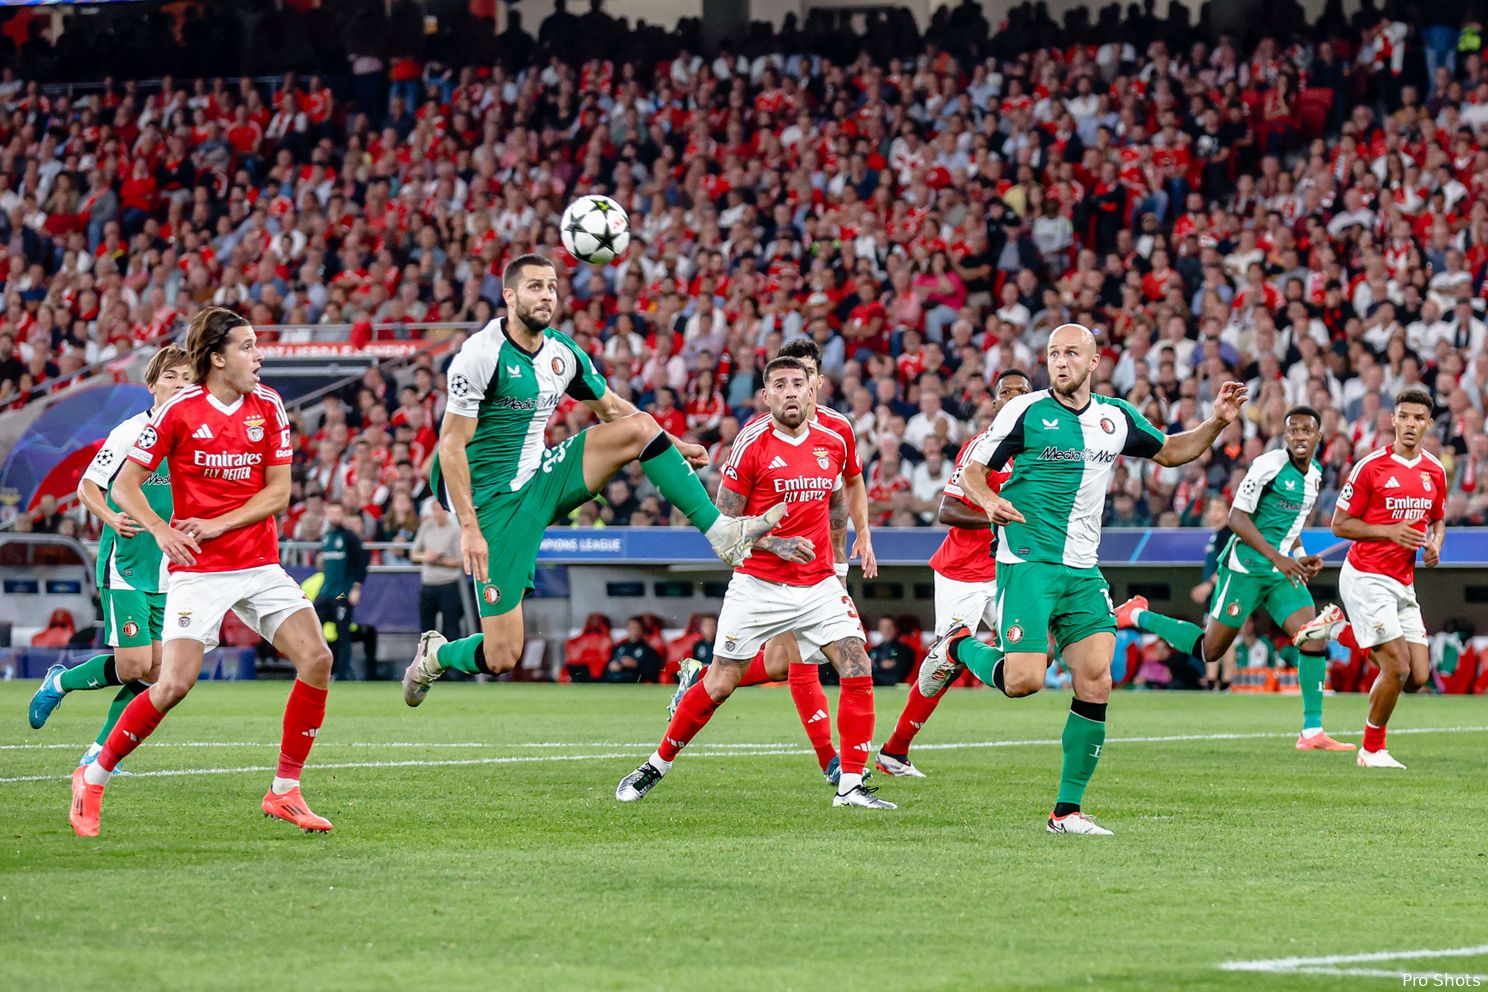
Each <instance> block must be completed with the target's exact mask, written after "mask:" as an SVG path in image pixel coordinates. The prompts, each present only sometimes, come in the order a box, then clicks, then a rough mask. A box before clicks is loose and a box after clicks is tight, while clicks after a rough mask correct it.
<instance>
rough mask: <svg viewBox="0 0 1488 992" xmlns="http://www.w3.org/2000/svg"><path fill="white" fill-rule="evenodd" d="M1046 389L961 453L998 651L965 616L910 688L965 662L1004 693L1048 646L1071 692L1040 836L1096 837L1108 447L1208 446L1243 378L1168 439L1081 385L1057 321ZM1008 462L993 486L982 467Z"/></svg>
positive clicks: (1087, 365) (944, 676)
mask: <svg viewBox="0 0 1488 992" xmlns="http://www.w3.org/2000/svg"><path fill="white" fill-rule="evenodd" d="M1047 358H1048V372H1049V380H1050V385H1051V388H1049V389H1043V390H1039V391H1038V392H1034V393H1026V394H1024V395H1023V396H1019V397H1017V398H1015V399H1013V400H1010V401H1009V402H1008V403H1007V404H1006V405H1005V406H1004V407H1003V408H1002V409H1001V410H1000V411H999V412H998V414H997V418H996V419H995V420H994V421H993V422H992V426H991V427H990V428H988V429H987V430H986V431H985V432H983V434H982V435H981V437H980V438H979V439H978V441H977V443H976V446H975V447H974V448H973V449H972V450H971V451H970V452H969V453H968V456H967V462H966V466H965V468H966V470H965V472H963V473H962V482H961V485H962V489H963V490H964V491H965V493H966V495H967V497H968V498H970V499H972V500H974V501H975V502H976V503H978V504H979V505H980V506H981V507H982V508H983V509H984V510H986V511H987V517H988V519H989V520H991V522H992V524H993V526H995V527H996V528H997V617H998V635H999V638H998V643H999V644H1000V648H994V647H990V646H988V645H985V644H982V643H980V642H979V641H977V640H976V638H974V637H972V636H971V630H970V629H969V628H967V627H966V626H964V625H962V626H958V627H954V628H952V629H951V630H950V631H948V632H946V633H945V634H944V635H943V636H942V637H941V638H940V639H939V640H938V641H936V642H935V643H934V644H933V645H932V646H931V648H930V652H929V654H928V655H927V657H926V658H925V663H924V665H923V666H921V668H920V676H919V684H920V692H921V693H922V694H923V695H925V696H936V695H939V693H940V692H941V691H942V690H943V689H944V688H945V687H946V684H947V683H948V682H949V681H950V680H951V679H952V678H953V677H955V675H956V673H957V672H958V671H959V670H960V666H961V665H965V666H966V667H967V668H968V669H970V670H971V672H972V674H974V675H975V676H976V677H977V678H979V679H981V680H982V681H983V682H985V683H987V684H988V685H992V686H995V687H996V688H998V689H1000V690H1001V691H1002V692H1003V693H1005V694H1006V695H1008V696H1027V695H1031V694H1032V693H1035V692H1037V691H1038V690H1039V689H1041V688H1042V687H1043V685H1044V670H1045V668H1046V667H1047V665H1048V646H1049V640H1050V637H1051V636H1052V638H1053V640H1054V645H1055V648H1056V649H1057V650H1058V652H1059V653H1060V654H1061V655H1062V657H1063V658H1064V662H1065V664H1066V665H1067V666H1068V667H1069V670H1070V675H1071V678H1072V681H1073V685H1074V692H1075V698H1074V699H1073V701H1072V702H1071V703H1070V714H1069V718H1068V720H1067V721H1066V723H1065V726H1064V735H1063V737H1062V743H1063V748H1064V763H1063V768H1062V771H1061V775H1060V783H1059V795H1058V798H1057V799H1056V801H1055V805H1054V811H1053V813H1052V814H1051V815H1050V816H1049V820H1048V823H1047V829H1048V830H1049V831H1050V832H1051V833H1075V834H1109V833H1110V831H1109V830H1106V829H1105V828H1103V827H1099V826H1097V825H1096V824H1095V821H1094V820H1092V819H1090V817H1088V816H1086V815H1085V814H1084V813H1083V812H1081V810H1080V803H1081V801H1082V799H1083V797H1084V794H1085V787H1086V786H1087V785H1088V784H1089V783H1090V778H1091V776H1092V775H1094V774H1095V766H1096V763H1097V762H1098V761H1099V760H1100V753H1101V748H1102V747H1104V745H1105V740H1106V704H1107V701H1108V700H1109V699H1110V696H1111V658H1112V656H1113V655H1114V653H1115V650H1116V622H1115V618H1114V617H1113V616H1112V612H1113V610H1112V606H1111V593H1110V588H1109V587H1108V586H1107V585H1106V580H1105V579H1104V578H1103V577H1102V576H1101V573H1100V568H1099V567H1097V566H1098V560H1099V549H1100V532H1101V511H1102V509H1103V508H1104V506H1105V501H1106V492H1107V490H1108V488H1109V487H1110V481H1111V474H1112V471H1113V469H1114V466H1115V462H1116V459H1117V458H1118V457H1119V456H1122V455H1126V456H1133V457H1139V458H1151V459H1152V460H1153V461H1155V462H1157V463H1158V464H1160V465H1166V466H1173V465H1183V464H1185V463H1187V462H1191V461H1193V460H1194V459H1195V458H1198V457H1199V456H1200V455H1202V454H1203V453H1204V452H1205V451H1207V450H1208V449H1209V447H1210V445H1212V444H1213V443H1214V442H1215V440H1216V439H1217V438H1218V437H1219V435H1220V432H1221V431H1223V430H1224V429H1225V427H1226V426H1228V425H1229V424H1230V423H1232V422H1233V421H1234V420H1235V418H1236V417H1238V416H1239V415H1240V408H1241V406H1243V405H1244V403H1245V385H1244V384H1243V383H1239V382H1227V383H1225V384H1224V385H1223V386H1221V387H1220V390H1219V394H1218V396H1216V397H1215V400H1214V415H1213V416H1212V417H1210V418H1209V419H1208V420H1206V421H1205V422H1204V423H1203V424H1202V425H1200V426H1199V427H1196V428H1194V429H1193V430H1191V431H1185V432H1184V433H1182V434H1175V435H1172V436H1171V437H1170V436H1168V435H1166V434H1164V433H1163V432H1162V431H1160V430H1158V429H1157V428H1156V427H1153V426H1152V424H1150V423H1148V421H1147V418H1145V417H1143V416H1142V414H1141V413H1140V412H1139V411H1138V410H1137V409H1136V407H1134V406H1132V405H1131V404H1130V403H1127V402H1126V401H1124V400H1118V399H1112V398H1110V397H1106V396H1098V395H1093V394H1092V393H1091V389H1090V376H1091V374H1092V373H1094V371H1095V368H1096V366H1097V365H1098V364H1099V363H1100V352H1099V350H1098V349H1097V348H1096V344H1095V336H1094V335H1093V334H1091V332H1090V329H1089V328H1087V327H1084V326H1082V325H1080V324H1062V325H1060V326H1059V327H1057V328H1055V329H1054V333H1053V334H1052V335H1051V336H1050V337H1049V345H1048V355H1047ZM1009 461H1011V462H1012V464H1013V470H1012V473H1013V474H1012V476H1011V477H1010V478H1009V479H1008V480H1007V482H1005V483H1003V486H1002V492H1001V495H998V494H995V493H993V492H992V491H991V489H990V488H989V487H988V486H987V482H986V476H987V470H988V469H989V468H990V469H1001V468H1002V467H1003V466H1005V465H1006V464H1007V463H1008V462H1009Z"/></svg>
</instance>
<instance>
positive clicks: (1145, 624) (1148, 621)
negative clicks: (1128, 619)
mask: <svg viewBox="0 0 1488 992" xmlns="http://www.w3.org/2000/svg"><path fill="white" fill-rule="evenodd" d="M1135 622H1136V625H1137V629H1138V630H1145V631H1146V632H1147V633H1149V634H1156V635H1157V636H1158V637H1161V638H1162V639H1163V640H1165V641H1167V642H1168V643H1169V644H1171V645H1172V646H1173V647H1174V648H1176V649H1177V650H1179V651H1182V652H1183V653H1184V654H1191V655H1193V656H1194V657H1195V658H1198V659H1199V660H1200V661H1203V660H1204V658H1203V656H1202V655H1201V653H1200V648H1199V642H1200V641H1202V640H1203V639H1204V628H1202V627H1200V626H1199V625H1198V624H1196V623H1189V622H1188V621H1187V620H1175V619H1173V618H1172V617H1165V616H1163V615H1162V614H1161V613H1153V612H1152V611H1151V610H1139V611H1138V612H1137V615H1136V618H1135Z"/></svg>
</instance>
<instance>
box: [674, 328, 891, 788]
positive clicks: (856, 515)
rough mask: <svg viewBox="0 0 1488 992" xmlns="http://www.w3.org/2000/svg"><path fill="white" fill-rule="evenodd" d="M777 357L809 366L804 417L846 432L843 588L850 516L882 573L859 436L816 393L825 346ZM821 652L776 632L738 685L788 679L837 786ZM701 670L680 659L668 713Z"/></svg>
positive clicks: (760, 427)
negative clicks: (804, 650)
mask: <svg viewBox="0 0 1488 992" xmlns="http://www.w3.org/2000/svg"><path fill="white" fill-rule="evenodd" d="M775 357H776V358H794V359H796V360H797V361H799V362H800V363H801V364H802V365H803V366H805V368H806V378H807V386H806V395H807V398H808V410H807V414H806V417H807V419H808V420H811V421H813V422H815V423H817V424H819V425H820V426H821V427H823V428H824V429H826V430H829V431H833V432H835V433H837V434H841V435H842V439H843V441H845V442H846V443H847V460H846V462H845V463H844V464H843V466H842V489H841V498H840V499H839V498H837V496H836V494H834V496H833V499H832V501H831V505H830V507H829V513H830V516H831V525H832V531H831V532H832V557H833V562H834V568H835V570H836V573H837V578H838V579H839V580H840V581H841V582H842V585H843V587H844V588H846V586H847V572H848V567H849V566H848V560H849V556H848V552H847V521H848V518H849V517H850V518H851V519H852V523H853V531H854V537H853V549H852V557H853V558H861V559H862V563H863V577H864V578H865V579H871V578H873V577H874V576H876V575H878V560H877V559H876V558H875V557H874V554H873V538H872V535H871V534H870V532H869V526H868V486H867V483H866V482H865V481H864V479H863V463H862V461H861V460H859V458H858V439H857V434H856V433H855V432H854V431H853V426H852V421H851V420H848V419H847V417H845V416H843V415H842V414H840V413H838V412H837V411H836V410H833V409H832V408H831V407H823V406H819V405H818V404H817V400H816V398H817V393H818V392H819V390H820V389H821V380H822V377H821V349H820V348H818V347H817V346H816V342H815V341H812V340H811V339H810V338H796V339H795V340H794V341H791V342H790V343H788V344H786V345H785V346H783V347H782V348H781V349H780V350H779V351H778V352H776V353H775ZM770 424H771V417H770V415H769V414H768V413H762V414H760V415H759V416H757V417H755V418H754V419H753V420H751V421H750V422H749V423H748V424H746V425H745V427H744V429H743V430H741V431H740V432H739V436H738V438H736V439H735V441H734V445H735V446H738V445H740V444H742V443H745V441H746V439H747V438H749V437H752V436H753V435H754V433H755V432H757V431H764V430H767V429H769V426H770ZM821 661H822V656H821V653H820V652H815V653H813V654H812V656H811V657H810V658H807V659H806V660H805V661H803V660H802V658H801V649H800V646H799V644H797V642H796V637H795V635H794V634H777V635H776V636H775V637H772V638H770V640H769V641H768V642H767V643H766V644H765V650H764V654H763V656H762V657H760V658H756V659H755V660H754V661H752V662H751V663H750V665H749V668H748V669H747V670H746V671H745V673H744V677H743V679H742V680H741V681H740V682H739V685H740V686H749V685H759V684H761V683H764V682H779V681H781V680H787V679H788V680H789V683H790V693H791V701H792V702H794V703H795V704H796V714H797V715H798V716H799V717H800V718H801V726H802V727H803V728H805V730H806V739H807V740H808V741H809V742H810V743H811V749H812V750H813V751H814V752H816V762H817V764H818V765H819V766H820V767H821V770H822V774H823V775H824V776H826V779H827V782H828V783H830V784H831V785H836V784H837V780H838V777H839V775H840V774H841V770H842V761H841V758H839V757H838V755H837V748H836V747H835V746H834V745H833V743H832V713H831V704H830V703H829V702H828V701H827V694H826V692H825V691H824V690H823V689H822V684H821V667H820V666H821ZM701 672H702V664H701V662H699V661H697V660H696V659H694V658H688V659H687V660H685V661H683V662H682V666H681V668H680V670H679V671H678V674H677V691H676V693H674V694H673V696H672V702H671V705H670V706H669V707H668V708H667V716H668V717H669V718H670V717H671V716H672V715H673V714H675V713H676V712H677V707H678V706H679V705H680V704H681V702H682V697H683V696H685V695H686V694H687V690H689V689H691V688H692V685H693V683H694V682H696V681H697V679H698V676H699V675H700V674H701Z"/></svg>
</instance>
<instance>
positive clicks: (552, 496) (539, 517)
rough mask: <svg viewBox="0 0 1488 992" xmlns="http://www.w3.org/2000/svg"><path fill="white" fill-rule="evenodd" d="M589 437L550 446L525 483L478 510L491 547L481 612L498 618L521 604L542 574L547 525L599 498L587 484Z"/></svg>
mask: <svg viewBox="0 0 1488 992" xmlns="http://www.w3.org/2000/svg"><path fill="white" fill-rule="evenodd" d="M585 437H586V432H584V431H580V432H579V433H578V434H575V435H574V436H573V437H571V438H569V439H568V440H566V441H564V442H563V443H562V444H558V445H554V446H553V447H551V448H549V449H548V450H547V451H546V452H544V453H543V459H542V465H541V467H539V468H538V470H537V472H536V473H534V474H533V476H532V478H530V479H528V480H527V484H526V485H525V486H523V487H522V488H521V489H518V490H517V491H516V492H514V493H502V494H501V495H499V496H497V497H495V498H494V499H492V500H490V501H489V502H487V503H486V504H485V505H484V506H481V507H480V508H479V509H477V510H476V511H475V517H476V520H478V521H479V522H480V529H481V534H482V535H484V536H485V539H486V545H487V547H488V548H489V550H490V559H489V560H488V561H487V564H486V574H487V576H488V577H489V581H486V582H482V581H480V580H479V579H476V580H475V601H476V603H477V604H479V606H480V615H481V616H483V617H499V616H501V615H502V614H503V613H510V612H511V611H512V610H514V609H516V608H517V607H518V606H520V605H522V597H523V596H525V595H526V594H527V590H529V589H531V588H533V580H534V579H535V578H536V576H537V550H538V547H539V546H540V545H541V544H542V539H543V532H544V531H545V530H547V528H548V524H550V523H552V522H553V521H554V520H556V519H558V518H559V517H566V516H568V515H569V514H570V513H572V512H573V511H574V510H576V509H578V508H579V507H580V506H582V505H583V504H585V503H587V502H589V500H591V499H593V498H594V494H593V493H591V492H590V491H589V487H588V485H586V484H585V482H584V439H585Z"/></svg>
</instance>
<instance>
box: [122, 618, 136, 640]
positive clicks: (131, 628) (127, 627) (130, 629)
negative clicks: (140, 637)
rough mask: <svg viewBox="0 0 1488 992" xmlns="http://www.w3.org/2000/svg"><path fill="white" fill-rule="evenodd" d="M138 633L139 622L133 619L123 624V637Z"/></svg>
mask: <svg viewBox="0 0 1488 992" xmlns="http://www.w3.org/2000/svg"><path fill="white" fill-rule="evenodd" d="M138 633H139V624H137V623H135V622H134V621H133V620H130V621H127V622H126V623H125V624H124V636H125V637H134V636H135V635H136V634H138Z"/></svg>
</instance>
